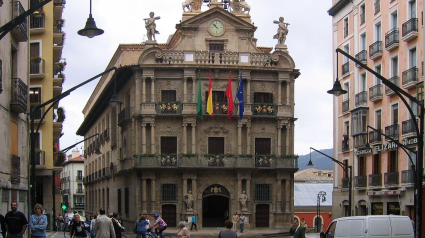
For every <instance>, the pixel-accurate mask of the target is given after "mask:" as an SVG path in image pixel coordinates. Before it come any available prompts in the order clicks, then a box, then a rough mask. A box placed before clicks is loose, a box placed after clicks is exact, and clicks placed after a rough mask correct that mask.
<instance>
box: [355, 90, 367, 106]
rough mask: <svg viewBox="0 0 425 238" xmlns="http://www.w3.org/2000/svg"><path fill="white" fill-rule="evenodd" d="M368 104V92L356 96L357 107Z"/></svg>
mask: <svg viewBox="0 0 425 238" xmlns="http://www.w3.org/2000/svg"><path fill="white" fill-rule="evenodd" d="M366 103H367V91H363V92H359V93H357V94H356V95H355V96H354V104H355V105H356V107H358V106H361V105H364V104H366Z"/></svg>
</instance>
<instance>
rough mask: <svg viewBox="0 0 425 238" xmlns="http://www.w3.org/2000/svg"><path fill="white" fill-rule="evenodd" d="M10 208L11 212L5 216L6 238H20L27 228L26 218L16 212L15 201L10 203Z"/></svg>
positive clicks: (16, 205)
mask: <svg viewBox="0 0 425 238" xmlns="http://www.w3.org/2000/svg"><path fill="white" fill-rule="evenodd" d="M10 207H11V209H12V210H11V211H10V212H8V213H6V216H5V221H6V230H7V238H22V237H23V235H24V233H25V231H26V230H27V226H28V220H27V217H26V216H25V215H24V214H23V213H22V212H20V211H18V203H17V202H16V201H13V202H12V203H10Z"/></svg>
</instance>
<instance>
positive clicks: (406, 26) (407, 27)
mask: <svg viewBox="0 0 425 238" xmlns="http://www.w3.org/2000/svg"><path fill="white" fill-rule="evenodd" d="M416 37H418V18H412V19H410V20H408V21H407V22H405V23H403V25H402V28H401V39H402V40H404V41H406V42H409V41H411V40H413V39H415V38H416Z"/></svg>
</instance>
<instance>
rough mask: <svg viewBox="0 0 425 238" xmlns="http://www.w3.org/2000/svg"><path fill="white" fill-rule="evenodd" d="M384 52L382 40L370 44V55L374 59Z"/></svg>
mask: <svg viewBox="0 0 425 238" xmlns="http://www.w3.org/2000/svg"><path fill="white" fill-rule="evenodd" d="M381 54H382V41H380V40H378V41H375V43H373V44H371V45H370V46H369V57H370V58H371V59H374V58H375V57H378V56H379V55H381Z"/></svg>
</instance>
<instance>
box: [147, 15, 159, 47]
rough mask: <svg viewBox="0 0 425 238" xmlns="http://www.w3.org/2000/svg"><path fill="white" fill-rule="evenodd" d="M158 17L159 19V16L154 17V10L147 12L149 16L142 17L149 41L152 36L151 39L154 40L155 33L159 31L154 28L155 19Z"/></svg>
mask: <svg viewBox="0 0 425 238" xmlns="http://www.w3.org/2000/svg"><path fill="white" fill-rule="evenodd" d="M159 19H161V17H155V13H154V12H150V13H149V18H145V19H143V20H144V21H145V27H146V31H147V36H148V40H149V41H152V38H153V41H156V39H155V34H159V31H157V30H156V24H155V20H159Z"/></svg>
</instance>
